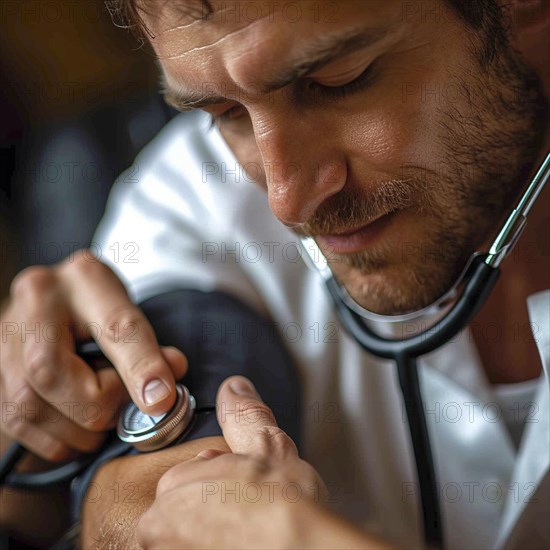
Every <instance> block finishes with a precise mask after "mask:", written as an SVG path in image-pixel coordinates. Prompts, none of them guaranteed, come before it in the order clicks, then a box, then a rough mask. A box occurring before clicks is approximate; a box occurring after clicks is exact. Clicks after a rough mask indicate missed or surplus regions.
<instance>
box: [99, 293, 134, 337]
mask: <svg viewBox="0 0 550 550" xmlns="http://www.w3.org/2000/svg"><path fill="white" fill-rule="evenodd" d="M141 320H142V318H141V315H140V312H139V310H138V309H137V307H136V306H134V305H133V304H131V303H128V304H124V305H122V306H119V307H116V308H113V309H111V310H110V311H108V312H107V314H106V315H105V319H104V323H105V327H106V328H107V330H106V331H105V332H106V336H107V337H108V338H110V339H111V341H112V342H114V343H119V342H127V341H128V339H129V337H130V336H132V341H134V338H135V334H136V327H138V325H139V324H140V323H141ZM113 326H116V327H117V330H116V331H115V330H110V328H111V327H113Z"/></svg>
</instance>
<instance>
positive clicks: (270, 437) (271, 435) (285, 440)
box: [258, 426, 296, 453]
mask: <svg viewBox="0 0 550 550" xmlns="http://www.w3.org/2000/svg"><path fill="white" fill-rule="evenodd" d="M258 440H259V442H260V443H261V444H262V445H263V446H264V447H265V451H273V449H277V450H278V451H282V452H283V453H287V452H293V451H296V445H295V444H294V441H292V439H290V437H289V436H288V435H287V434H286V432H285V431H283V430H282V429H281V428H279V427H278V426H263V427H262V428H260V430H259V433H258Z"/></svg>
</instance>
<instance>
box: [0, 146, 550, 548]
mask: <svg viewBox="0 0 550 550" xmlns="http://www.w3.org/2000/svg"><path fill="white" fill-rule="evenodd" d="M549 177H550V154H548V155H547V156H546V158H545V160H544V162H543V163H542V165H541V167H540V168H539V170H538V172H537V174H536V175H535V177H534V178H533V180H532V181H531V183H530V184H529V186H528V187H527V189H526V190H525V192H524V193H523V196H522V197H521V199H520V201H519V202H518V204H517V206H516V208H514V210H513V211H512V213H511V214H510V216H509V217H508V219H507V220H506V222H505V223H504V225H503V226H502V229H501V230H500V232H499V234H498V236H497V238H496V239H495V241H494V242H493V244H492V246H491V247H490V249H489V252H487V253H481V252H476V253H475V254H474V255H473V256H472V258H471V259H470V261H469V262H468V265H467V266H466V268H465V269H464V271H463V273H462V274H461V276H460V277H459V279H458V280H457V282H456V283H455V284H454V285H453V287H452V288H451V290H449V291H448V292H447V293H446V294H445V295H444V296H443V297H441V298H440V299H439V300H437V301H436V302H435V303H434V304H432V305H430V306H428V307H426V308H423V309H422V310H419V311H414V312H407V313H405V314H402V315H393V316H386V315H379V314H376V313H374V312H371V311H369V310H367V309H364V308H363V307H361V306H360V305H359V304H358V303H357V302H356V301H354V300H353V298H352V297H351V296H350V295H349V294H348V293H347V291H346V289H345V288H344V287H343V286H342V285H340V284H339V283H338V282H337V280H336V278H335V277H334V275H333V273H332V271H331V269H330V264H329V262H328V261H327V259H326V258H325V257H324V256H323V254H322V253H321V251H320V250H319V248H318V246H317V245H316V243H315V241H314V240H313V239H311V238H305V239H302V242H301V244H302V248H303V250H304V252H305V254H304V259H305V260H306V263H308V265H309V267H310V268H311V269H313V270H315V271H316V272H318V273H319V274H320V275H321V277H322V278H323V280H324V282H325V284H326V286H327V288H328V291H329V293H330V295H331V297H332V300H333V302H334V306H335V308H336V311H337V313H338V316H339V318H340V320H341V322H342V324H343V326H344V327H345V328H346V329H347V330H348V332H349V333H350V334H351V336H352V337H353V338H354V339H355V340H356V341H357V343H358V344H359V345H361V346H362V347H363V348H364V349H365V350H366V351H368V352H369V353H371V354H373V355H376V356H378V357H381V358H384V359H393V360H394V361H395V363H396V365H397V372H398V377H399V384H400V387H401V391H402V394H403V400H404V403H405V409H406V413H407V419H408V424H409V430H410V435H411V441H412V446H413V452H414V457H415V462H416V469H417V475H418V483H419V488H420V499H421V507H422V516H423V524H424V537H425V540H426V544H427V546H428V547H432V548H443V540H444V539H443V527H442V521H441V510H440V506H439V499H438V494H437V483H436V481H437V480H436V475H435V468H434V461H433V457H432V452H431V446H430V439H429V434H428V428H427V424H426V419H425V416H424V412H423V407H422V396H421V392H420V384H419V378H418V369H417V358H418V357H420V356H422V355H425V354H427V353H430V352H432V351H434V350H435V349H437V348H439V347H441V346H442V345H444V344H445V343H447V342H449V341H450V340H451V339H452V338H453V337H454V336H455V335H456V334H457V333H458V332H460V331H461V330H462V329H463V328H465V327H466V325H467V324H468V323H469V322H470V321H471V320H472V319H473V317H474V316H475V315H476V313H477V312H478V311H479V309H480V308H481V307H482V305H483V304H484V302H485V300H486V299H487V298H488V296H489V294H490V293H491V290H492V289H493V287H494V285H495V283H496V282H497V279H498V277H499V273H500V271H499V267H500V264H501V263H502V261H503V260H504V258H506V256H508V254H510V252H511V250H512V248H513V247H514V245H515V244H516V242H517V240H518V239H519V237H520V236H521V233H522V231H523V229H524V228H525V224H526V223H527V215H528V213H529V211H530V210H531V207H532V206H533V204H534V202H535V201H536V199H537V197H538V195H539V194H540V192H541V191H542V189H543V187H544V185H545V183H546V182H547V180H548V178H549ZM460 288H462V292H459V289H460ZM442 312H444V316H443V317H442V318H441V319H440V320H439V321H437V323H436V324H435V326H432V327H430V328H428V329H425V330H423V331H422V332H420V333H418V334H415V335H414V336H410V337H408V338H402V339H389V338H386V337H383V336H381V335H379V334H377V333H376V332H375V331H374V330H372V329H371V328H370V327H369V325H368V322H369V321H375V322H376V321H381V322H386V323H388V322H389V323H396V322H403V321H409V320H418V319H420V318H422V317H425V316H428V315H433V314H436V313H442ZM365 321H367V323H365ZM78 352H79V355H80V356H81V357H83V358H85V359H93V358H98V357H102V352H101V350H100V349H99V347H98V346H97V345H96V344H95V343H89V344H84V345H83V346H81V347H79V348H78ZM194 412H195V400H194V398H193V396H191V395H190V394H189V392H188V390H187V388H185V386H183V385H182V384H178V386H177V399H176V403H175V404H174V406H173V407H172V409H171V410H170V411H168V412H167V413H166V414H164V415H161V416H158V417H151V416H148V415H146V414H145V413H143V412H141V411H140V409H138V407H137V406H136V405H135V404H134V403H129V404H128V405H127V406H126V408H125V409H124V410H123V411H122V412H121V415H120V417H119V422H118V426H117V435H118V438H119V440H120V441H121V442H123V443H124V445H126V447H122V448H123V449H126V448H131V447H135V448H137V449H139V450H140V451H145V452H146V451H152V450H157V449H160V448H163V447H166V446H168V445H170V444H173V443H174V442H175V441H179V440H181V438H182V437H183V436H185V434H186V433H187V432H188V431H189V429H190V427H191V426H192V422H193V418H194ZM25 452H26V450H25V448H24V447H22V446H21V445H19V444H17V443H15V444H13V445H12V446H11V447H10V448H9V449H8V451H7V452H6V453H5V454H4V456H3V457H2V459H1V460H0V485H1V484H6V485H10V486H13V487H19V488H26V489H32V488H34V489H36V488H42V487H46V486H51V485H54V484H57V483H60V482H62V481H66V480H68V479H71V478H73V477H74V476H75V475H77V474H78V473H79V472H81V471H82V470H83V469H85V468H86V467H87V466H88V465H89V464H91V463H92V462H93V461H94V460H95V458H96V456H97V453H94V454H90V455H84V456H83V457H82V458H79V459H77V460H75V461H73V462H71V463H69V464H66V465H63V466H60V467H58V468H56V469H54V470H49V471H47V472H39V473H26V474H23V473H17V472H14V471H13V469H14V468H15V466H16V464H17V463H18V462H19V460H20V459H21V457H22V456H23V455H24V453H25ZM117 452H118V451H117Z"/></svg>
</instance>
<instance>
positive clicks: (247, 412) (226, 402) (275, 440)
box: [216, 376, 298, 458]
mask: <svg viewBox="0 0 550 550" xmlns="http://www.w3.org/2000/svg"><path fill="white" fill-rule="evenodd" d="M216 412H217V415H218V422H219V423H220V426H221V428H222V431H223V436H224V438H225V441H226V442H227V444H228V445H229V447H230V448H231V450H232V451H233V452H234V453H240V454H254V455H260V456H265V455H269V456H272V457H273V456H275V457H278V458H285V457H287V456H289V455H291V456H298V450H297V449H296V445H295V444H294V441H292V439H291V438H290V437H289V436H288V435H287V434H286V433H285V432H284V431H283V430H281V428H279V427H278V426H277V421H276V420H275V417H274V416H273V412H272V410H271V409H270V408H269V407H268V406H267V405H266V404H265V403H264V402H263V401H262V398H261V397H260V396H259V395H258V393H257V392H256V389H255V388H254V386H253V384H252V382H250V380H248V379H247V378H245V377H244V376H231V377H230V378H228V379H227V380H225V381H224V382H223V384H222V385H221V386H220V389H219V390H218V396H217V399H216Z"/></svg>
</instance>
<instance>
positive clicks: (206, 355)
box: [71, 290, 301, 521]
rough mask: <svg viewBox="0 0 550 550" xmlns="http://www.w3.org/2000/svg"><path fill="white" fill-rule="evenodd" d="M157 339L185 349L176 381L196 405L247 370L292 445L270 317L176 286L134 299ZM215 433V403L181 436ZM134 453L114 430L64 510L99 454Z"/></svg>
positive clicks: (80, 488)
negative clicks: (180, 374)
mask: <svg viewBox="0 0 550 550" xmlns="http://www.w3.org/2000/svg"><path fill="white" fill-rule="evenodd" d="M140 308H141V309H142V310H143V312H144V313H145V315H146V317H147V318H148V320H149V322H150V323H151V325H152V326H153V329H154V331H155V334H156V336H157V339H158V342H159V344H160V345H163V346H175V347H177V348H178V349H180V350H181V351H182V352H183V353H184V354H185V355H186V357H187V360H188V363H189V369H188V371H187V374H186V375H185V377H184V378H183V380H182V382H183V383H184V384H185V385H186V386H187V388H188V389H189V391H190V393H191V395H193V396H194V397H195V400H196V403H197V409H203V408H208V407H212V408H213V407H215V404H216V393H217V391H218V388H219V387H220V384H221V383H222V382H223V381H224V380H225V379H226V378H227V377H229V376H232V375H235V374H240V375H242V376H246V377H247V378H249V379H250V380H251V381H252V382H253V384H254V386H255V387H256V389H257V390H258V393H259V394H260V395H261V396H262V399H263V400H264V402H265V403H266V404H267V405H268V406H269V407H270V408H271V409H272V410H273V413H274V415H275V418H276V419H277V422H278V424H279V426H280V427H281V428H282V429H283V430H284V431H285V432H286V433H288V435H289V436H290V437H291V438H292V439H293V440H294V442H295V443H296V445H297V447H298V449H300V440H301V429H300V425H301V410H300V386H299V379H298V375H297V372H296V370H295V369H294V366H293V363H292V360H291V358H290V355H289V354H288V352H287V350H286V349H285V347H284V345H283V342H282V340H281V338H280V336H279V334H278V332H277V330H276V327H275V324H274V323H273V322H270V321H269V320H268V319H265V318H263V317H261V316H260V315H259V314H258V313H256V312H255V311H253V310H252V309H250V308H249V307H248V306H246V305H244V304H243V303H242V302H240V301H239V300H237V299H236V298H234V297H232V296H229V295H227V294H223V293H221V292H201V291H198V290H176V291H172V292H168V293H166V294H162V295H159V296H155V297H154V298H151V299H149V300H147V301H145V302H143V303H141V304H140ZM213 435H222V430H221V428H220V426H219V425H218V422H217V419H216V414H215V411H212V412H206V413H201V414H197V418H196V422H195V423H194V425H193V427H192V429H191V431H190V433H189V434H188V435H187V437H186V438H185V441H189V440H192V439H198V438H202V437H208V436H213ZM124 454H139V452H138V451H136V450H135V449H133V448H132V447H130V446H129V445H128V444H126V443H122V442H121V441H119V440H118V439H116V436H113V437H111V439H110V441H109V442H108V443H107V444H106V446H105V447H104V448H103V449H102V451H101V452H100V453H99V454H98V458H97V459H96V460H95V461H94V462H93V463H92V464H91V466H89V467H88V469H87V470H86V471H85V472H84V473H83V474H81V475H80V476H79V477H78V478H75V480H73V484H72V503H71V508H72V515H73V519H74V520H75V521H77V520H78V519H79V518H80V510H81V507H82V503H83V501H84V498H85V496H86V491H87V489H88V486H89V484H90V482H91V480H92V477H93V476H94V474H95V473H96V471H97V470H98V469H99V467H100V466H101V465H102V464H104V463H105V462H107V461H109V460H112V459H113V458H115V457H118V456H122V455H124Z"/></svg>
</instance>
